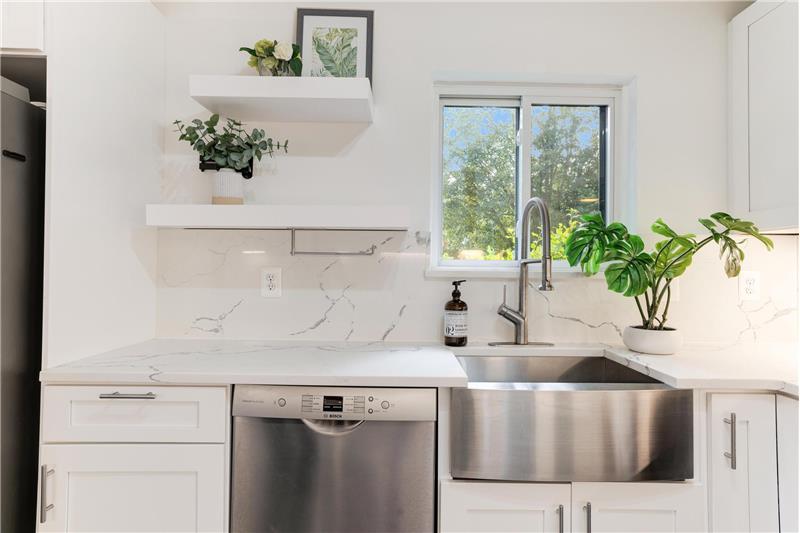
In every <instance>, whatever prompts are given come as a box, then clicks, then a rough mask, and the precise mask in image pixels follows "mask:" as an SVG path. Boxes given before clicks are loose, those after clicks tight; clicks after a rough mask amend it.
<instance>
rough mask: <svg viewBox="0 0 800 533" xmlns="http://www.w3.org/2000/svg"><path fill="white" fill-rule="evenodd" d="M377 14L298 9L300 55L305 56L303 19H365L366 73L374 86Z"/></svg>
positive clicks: (355, 11) (351, 10) (297, 30)
mask: <svg viewBox="0 0 800 533" xmlns="http://www.w3.org/2000/svg"><path fill="white" fill-rule="evenodd" d="M374 14H375V12H374V11H370V10H361V9H312V8H298V9H297V29H296V30H295V31H296V35H295V41H296V42H297V44H298V45H299V46H300V54H301V55H302V54H303V19H304V18H305V17H307V16H316V17H348V18H364V19H366V21H367V53H366V65H365V68H364V72H365V74H366V75H367V78H368V79H369V82H370V85H371V84H372V21H373V17H374Z"/></svg>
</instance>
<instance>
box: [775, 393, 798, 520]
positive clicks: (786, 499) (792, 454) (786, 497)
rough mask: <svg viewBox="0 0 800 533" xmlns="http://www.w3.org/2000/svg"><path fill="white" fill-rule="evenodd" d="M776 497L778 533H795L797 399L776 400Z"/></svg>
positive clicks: (779, 397)
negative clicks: (779, 524)
mask: <svg viewBox="0 0 800 533" xmlns="http://www.w3.org/2000/svg"><path fill="white" fill-rule="evenodd" d="M777 409H778V414H777V417H776V419H777V421H778V427H777V430H778V495H779V496H780V500H779V501H780V509H779V511H780V520H781V531H782V532H784V533H789V532H791V533H796V532H797V531H798V530H799V529H798V527H800V525H798V521H797V498H798V494H797V470H798V464H797V451H798V440H797V400H793V399H791V398H787V397H786V396H778V397H777Z"/></svg>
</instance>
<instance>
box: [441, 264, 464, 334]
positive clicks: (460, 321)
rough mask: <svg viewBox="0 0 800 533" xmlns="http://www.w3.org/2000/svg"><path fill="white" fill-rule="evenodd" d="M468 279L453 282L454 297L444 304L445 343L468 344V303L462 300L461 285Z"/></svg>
mask: <svg viewBox="0 0 800 533" xmlns="http://www.w3.org/2000/svg"><path fill="white" fill-rule="evenodd" d="M466 281H467V280H465V279H460V280H458V281H454V282H453V287H454V288H453V294H452V297H453V299H452V300H450V301H449V302H447V303H446V304H445V306H444V343H445V344H446V345H447V346H466V345H467V303H466V302H464V301H462V300H461V291H460V290H458V289H459V285H461V284H462V283H466Z"/></svg>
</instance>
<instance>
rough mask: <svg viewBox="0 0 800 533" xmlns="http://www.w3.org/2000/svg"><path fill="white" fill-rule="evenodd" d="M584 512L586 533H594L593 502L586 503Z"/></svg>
mask: <svg viewBox="0 0 800 533" xmlns="http://www.w3.org/2000/svg"><path fill="white" fill-rule="evenodd" d="M583 510H584V511H586V533H592V502H586V505H584V506H583Z"/></svg>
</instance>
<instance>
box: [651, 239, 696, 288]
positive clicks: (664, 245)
mask: <svg viewBox="0 0 800 533" xmlns="http://www.w3.org/2000/svg"><path fill="white" fill-rule="evenodd" d="M693 248H694V245H687V244H685V243H684V242H682V241H681V240H679V239H677V238H672V239H667V240H665V241H660V242H657V243H656V251H655V252H653V253H651V254H650V255H651V256H652V257H653V261H654V265H653V272H654V274H655V276H656V277H659V276H662V275H663V276H664V277H665V278H667V279H674V278H677V277H678V276H680V275H681V274H683V273H684V272H685V271H686V269H687V268H689V266H690V265H691V264H692V258H693V257H694V252H693V251H692V250H693Z"/></svg>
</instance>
